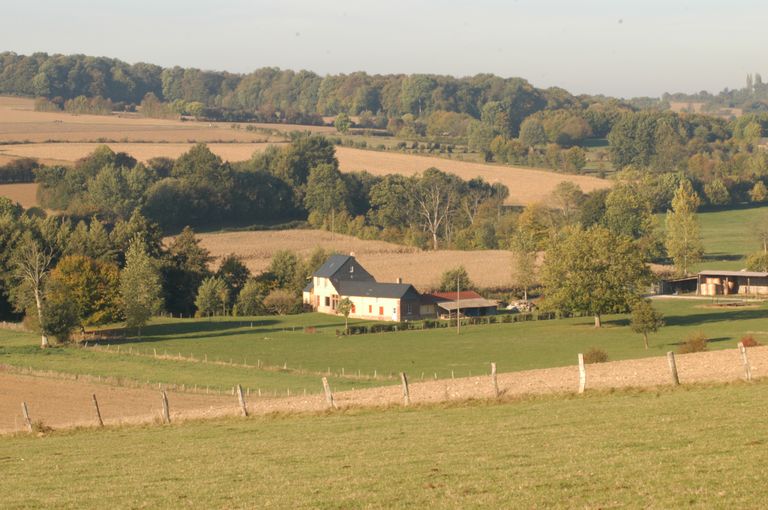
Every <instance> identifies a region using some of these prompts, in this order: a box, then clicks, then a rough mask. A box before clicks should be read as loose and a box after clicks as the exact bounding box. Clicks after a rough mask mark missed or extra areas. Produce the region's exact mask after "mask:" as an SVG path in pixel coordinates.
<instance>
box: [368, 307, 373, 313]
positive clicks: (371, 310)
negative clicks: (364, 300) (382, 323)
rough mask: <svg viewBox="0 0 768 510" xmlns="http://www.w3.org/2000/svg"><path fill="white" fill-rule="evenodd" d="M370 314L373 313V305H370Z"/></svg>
mask: <svg viewBox="0 0 768 510" xmlns="http://www.w3.org/2000/svg"><path fill="white" fill-rule="evenodd" d="M368 313H373V305H368Z"/></svg>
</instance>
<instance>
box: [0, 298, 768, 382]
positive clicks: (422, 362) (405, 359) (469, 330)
mask: <svg viewBox="0 0 768 510" xmlns="http://www.w3.org/2000/svg"><path fill="white" fill-rule="evenodd" d="M655 306H656V307H657V308H658V309H659V310H661V311H662V312H663V313H664V315H665V317H666V323H667V325H666V326H665V327H664V328H662V329H661V330H660V332H659V333H658V334H655V335H652V336H651V337H650V344H651V348H650V349H649V350H647V351H646V350H645V349H644V348H643V344H642V339H641V337H640V336H639V335H637V334H634V333H632V332H631V330H630V328H629V326H628V323H629V321H628V318H627V316H624V315H621V316H618V315H617V316H607V317H605V318H604V319H605V320H604V327H603V328H601V329H595V328H594V327H593V320H592V318H590V317H584V318H573V319H562V320H550V321H531V322H521V323H513V324H490V325H481V326H465V327H463V328H462V331H461V334H460V335H459V334H457V333H456V330H455V329H448V328H441V329H431V330H415V331H402V332H391V333H374V334H365V335H354V336H341V337H338V336H337V335H336V331H337V330H338V329H343V318H339V317H334V316H328V315H322V314H302V315H297V316H287V317H278V316H269V317H255V318H245V319H240V318H217V319H212V320H207V319H156V320H155V321H153V322H152V324H151V325H149V326H148V327H146V328H144V330H143V335H142V337H141V338H129V339H127V340H122V341H113V342H112V343H111V344H110V350H109V352H107V351H106V350H105V349H106V348H105V346H101V348H100V350H94V349H90V348H89V349H81V348H77V347H73V346H72V347H62V348H54V349H48V350H41V349H39V348H38V347H37V345H38V341H39V339H38V338H37V337H36V336H35V335H32V334H27V333H10V332H6V331H0V364H5V365H11V366H16V367H31V368H33V369H36V370H52V371H58V372H66V373H74V374H89V375H94V376H102V377H113V378H119V379H125V380H131V381H138V382H145V383H146V382H147V381H148V382H150V383H153V384H155V383H158V382H160V383H166V384H177V385H181V384H184V385H186V386H194V385H197V386H198V387H205V386H210V387H212V388H220V389H229V388H231V387H232V386H233V385H235V384H242V385H243V386H245V387H249V388H252V389H256V388H262V389H263V390H266V391H277V392H282V393H285V392H287V391H288V390H289V389H290V391H291V392H299V391H303V390H304V389H306V390H307V391H308V392H319V391H320V390H321V385H320V377H321V376H322V375H325V374H326V372H328V371H329V370H330V372H331V374H332V375H331V380H332V383H333V385H334V386H335V387H336V388H338V389H350V388H352V387H354V388H362V387H367V386H371V385H381V384H392V383H393V381H394V379H393V378H392V377H391V376H394V375H395V374H397V373H398V372H400V371H405V372H406V373H408V374H409V376H410V377H411V379H412V380H419V379H420V378H421V377H425V378H433V377H435V374H436V375H437V377H438V378H449V377H451V376H455V377H465V376H468V375H477V374H482V373H487V371H488V370H489V364H490V362H496V363H497V364H498V367H499V371H501V372H511V371H518V370H526V369H533V368H545V367H554V366H564V365H569V364H574V363H575V362H576V358H577V356H576V355H577V353H579V352H585V351H587V350H588V349H590V348H591V347H597V348H600V349H602V350H604V351H605V352H606V353H607V354H608V357H609V359H610V360H619V359H629V358H640V357H645V356H660V355H663V354H664V353H666V352H667V351H670V350H676V349H677V347H678V345H679V344H680V343H681V342H682V341H683V340H684V339H685V337H686V336H687V335H689V334H690V333H692V332H695V331H702V332H703V333H704V334H705V335H706V336H707V337H708V338H709V339H710V343H709V348H710V349H722V348H733V347H735V346H736V343H737V342H738V340H739V339H740V338H741V337H742V336H743V335H745V334H752V335H754V336H755V338H756V339H757V340H758V341H759V342H761V343H768V308H767V307H766V306H764V305H758V304H756V305H749V306H738V307H733V306H728V307H725V306H716V305H714V304H713V303H712V302H711V301H708V300H681V299H663V300H656V301H655ZM353 322H354V321H353ZM310 327H313V328H314V329H308V328H310ZM305 328H307V329H305ZM310 331H311V332H310ZM118 346H119V348H120V353H119V354H118V353H117V352H116V351H117V348H118ZM127 351H130V352H131V354H128V352H127ZM137 352H138V353H141V355H139V356H137V355H136V353H137ZM155 353H157V355H158V356H159V357H160V359H155V358H154V354H155ZM179 354H180V355H181V357H183V358H189V359H194V360H195V361H178V360H172V359H163V358H164V357H165V356H168V357H171V356H176V357H178V356H179ZM205 359H207V360H208V361H209V362H208V363H203V362H201V360H205ZM230 361H231V362H232V363H233V364H232V365H229V363H230ZM214 362H219V363H214ZM243 365H247V366H243ZM257 365H261V366H266V367H268V368H269V369H268V370H264V369H258V368H256V366H257ZM284 368H286V369H285V370H284ZM342 374H344V377H341V375H342ZM358 374H359V376H358ZM374 374H375V375H376V376H377V377H376V378H375V379H374V378H373V376H374Z"/></svg>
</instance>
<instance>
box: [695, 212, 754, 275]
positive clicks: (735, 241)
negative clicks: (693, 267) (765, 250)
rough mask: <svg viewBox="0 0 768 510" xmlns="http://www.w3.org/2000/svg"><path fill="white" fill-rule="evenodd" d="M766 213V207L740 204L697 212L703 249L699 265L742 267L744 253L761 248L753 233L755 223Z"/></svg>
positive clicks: (714, 267) (710, 267)
mask: <svg viewBox="0 0 768 510" xmlns="http://www.w3.org/2000/svg"><path fill="white" fill-rule="evenodd" d="M766 216H768V207H766V206H761V207H751V206H743V207H738V208H734V209H728V210H716V211H705V212H701V213H699V219H700V221H701V236H702V239H703V241H704V251H705V257H704V262H702V263H701V264H700V265H699V266H700V268H701V269H729V270H739V269H743V268H744V259H745V258H746V257H747V255H749V254H750V253H753V252H756V251H759V250H761V249H762V246H761V244H760V240H759V239H758V238H757V236H756V235H755V223H756V221H757V220H759V219H761V218H762V219H764V218H765V217H766Z"/></svg>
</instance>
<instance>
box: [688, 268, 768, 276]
mask: <svg viewBox="0 0 768 510" xmlns="http://www.w3.org/2000/svg"><path fill="white" fill-rule="evenodd" d="M699 276H744V277H747V278H768V273H763V272H761V271H715V270H713V269H708V270H706V271H701V272H699Z"/></svg>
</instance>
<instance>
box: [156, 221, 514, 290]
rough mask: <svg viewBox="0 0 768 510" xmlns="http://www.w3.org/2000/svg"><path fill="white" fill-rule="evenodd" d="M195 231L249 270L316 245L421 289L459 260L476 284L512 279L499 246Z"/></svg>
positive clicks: (381, 277) (215, 251)
mask: <svg viewBox="0 0 768 510" xmlns="http://www.w3.org/2000/svg"><path fill="white" fill-rule="evenodd" d="M198 236H199V237H200V239H201V241H202V243H201V244H202V245H203V246H204V247H205V248H206V249H208V250H209V251H210V252H211V254H212V255H213V256H215V257H217V258H221V257H224V256H226V255H228V254H230V253H234V254H236V255H239V256H241V257H242V258H243V261H244V262H245V264H246V266H248V269H250V270H251V271H252V272H253V273H260V272H262V271H264V270H265V269H266V268H267V267H268V266H269V263H270V261H271V259H272V257H273V256H274V254H275V253H276V252H278V251H280V250H292V251H295V252H297V253H298V254H300V255H301V256H303V257H308V256H309V254H310V253H311V252H312V250H314V249H315V248H316V247H321V248H323V249H326V250H332V251H336V252H338V253H344V254H348V253H354V254H355V257H356V258H357V259H358V260H359V261H360V263H361V264H363V266H365V268H366V269H367V270H368V271H370V272H371V274H373V276H374V277H375V278H376V279H377V280H378V281H381V282H394V281H396V279H397V278H402V279H403V281H404V282H407V283H411V284H413V285H414V286H416V287H417V288H419V289H422V290H425V289H432V288H435V287H437V286H438V284H439V283H440V276H441V275H442V273H443V271H445V270H447V269H451V268H453V267H456V266H457V265H463V266H464V267H465V268H466V269H467V271H468V272H469V276H470V278H471V279H472V281H474V282H475V283H476V284H478V285H479V286H481V287H499V286H508V285H511V284H512V281H511V279H512V277H511V267H512V266H511V265H512V260H511V259H512V258H511V255H510V253H509V252H507V251H503V250H483V251H458V250H441V251H422V250H418V249H416V248H411V247H408V246H401V245H398V244H393V243H387V242H384V241H366V240H361V239H357V238H355V237H352V236H346V235H341V234H331V233H330V232H327V231H325V230H275V231H259V232H224V233H211V234H198ZM169 240H170V238H168V239H166V242H168V241H169Z"/></svg>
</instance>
